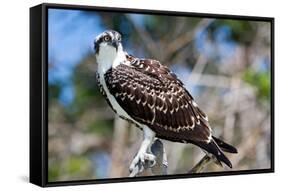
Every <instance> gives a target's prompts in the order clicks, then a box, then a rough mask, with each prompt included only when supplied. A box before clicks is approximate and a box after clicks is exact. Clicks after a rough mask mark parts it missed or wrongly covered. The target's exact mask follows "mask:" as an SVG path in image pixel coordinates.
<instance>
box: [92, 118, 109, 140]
mask: <svg viewBox="0 0 281 191" xmlns="http://www.w3.org/2000/svg"><path fill="white" fill-rule="evenodd" d="M87 129H88V131H89V132H91V133H94V134H96V135H99V136H102V137H109V136H112V133H113V120H102V119H101V120H95V121H92V122H91V123H89V125H88V127H87Z"/></svg>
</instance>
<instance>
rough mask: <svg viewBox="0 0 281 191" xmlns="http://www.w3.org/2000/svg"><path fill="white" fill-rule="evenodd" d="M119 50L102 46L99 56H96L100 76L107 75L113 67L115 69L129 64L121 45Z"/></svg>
mask: <svg viewBox="0 0 281 191" xmlns="http://www.w3.org/2000/svg"><path fill="white" fill-rule="evenodd" d="M117 50H118V51H116V49H115V48H114V47H112V46H108V45H105V46H100V49H99V54H96V59H97V63H98V72H99V74H100V75H103V74H105V73H106V71H107V70H109V69H110V68H111V67H113V68H115V67H117V66H118V65H120V64H127V63H126V55H125V53H124V51H123V48H122V45H119V47H118V49H117Z"/></svg>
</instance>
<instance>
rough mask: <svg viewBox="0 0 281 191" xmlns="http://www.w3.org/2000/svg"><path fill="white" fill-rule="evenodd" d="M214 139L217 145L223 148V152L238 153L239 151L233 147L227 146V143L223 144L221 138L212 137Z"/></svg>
mask: <svg viewBox="0 0 281 191" xmlns="http://www.w3.org/2000/svg"><path fill="white" fill-rule="evenodd" d="M212 138H213V139H214V141H215V142H216V143H217V145H218V146H219V147H220V148H221V150H223V151H224V152H228V153H238V151H237V149H236V148H235V147H233V146H231V145H230V144H227V143H225V142H223V141H222V140H220V139H219V138H216V137H214V136H212Z"/></svg>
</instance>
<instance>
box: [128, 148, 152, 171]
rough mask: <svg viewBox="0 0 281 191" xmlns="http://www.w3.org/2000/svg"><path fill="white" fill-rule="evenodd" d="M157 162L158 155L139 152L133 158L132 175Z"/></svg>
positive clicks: (130, 169)
mask: <svg viewBox="0 0 281 191" xmlns="http://www.w3.org/2000/svg"><path fill="white" fill-rule="evenodd" d="M155 164H156V157H155V156H154V155H153V154H150V153H138V154H137V155H136V156H135V158H134V159H133V161H132V163H131V165H130V168H129V171H130V176H135V175H137V174H139V173H141V172H142V171H143V170H144V168H147V167H148V168H151V167H153V166H154V165H155Z"/></svg>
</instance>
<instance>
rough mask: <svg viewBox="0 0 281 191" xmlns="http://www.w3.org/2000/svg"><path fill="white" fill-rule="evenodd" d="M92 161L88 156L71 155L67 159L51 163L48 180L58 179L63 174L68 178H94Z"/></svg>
mask: <svg viewBox="0 0 281 191" xmlns="http://www.w3.org/2000/svg"><path fill="white" fill-rule="evenodd" d="M91 167H92V165H91V161H90V160H89V159H88V158H87V157H86V156H70V157H69V158H67V159H66V160H63V161H60V162H58V161H56V162H52V163H49V170H48V180H49V181H50V182H52V181H58V180H59V178H60V177H63V176H62V175H67V176H68V177H67V179H68V180H75V179H81V178H82V179H89V178H92V168H91Z"/></svg>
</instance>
